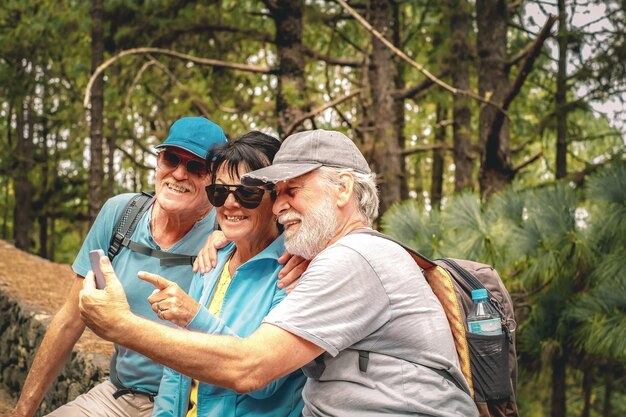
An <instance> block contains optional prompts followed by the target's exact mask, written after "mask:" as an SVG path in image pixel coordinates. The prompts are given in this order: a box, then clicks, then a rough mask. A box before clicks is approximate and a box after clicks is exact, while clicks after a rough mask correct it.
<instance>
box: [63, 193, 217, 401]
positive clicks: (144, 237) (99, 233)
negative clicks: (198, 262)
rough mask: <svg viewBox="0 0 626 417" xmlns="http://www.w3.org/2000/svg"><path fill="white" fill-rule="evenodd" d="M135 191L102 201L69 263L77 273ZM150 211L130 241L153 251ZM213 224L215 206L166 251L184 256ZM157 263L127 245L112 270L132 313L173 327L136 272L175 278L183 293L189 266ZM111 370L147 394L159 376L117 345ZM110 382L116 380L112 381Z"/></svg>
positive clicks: (102, 245)
mask: <svg viewBox="0 0 626 417" xmlns="http://www.w3.org/2000/svg"><path fill="white" fill-rule="evenodd" d="M134 195H135V194H121V195H118V196H115V197H113V198H111V199H109V200H108V201H107V202H106V203H105V204H104V206H103V207H102V210H101V211H100V213H99V214H98V217H97V218H96V221H95V222H94V224H93V226H92V227H91V230H89V233H88V234H87V237H86V238H85V241H84V242H83V245H82V247H81V249H80V251H79V252H78V255H77V256H76V259H75V260H74V263H73V264H72V269H73V270H74V272H76V273H77V274H78V275H81V276H83V277H84V276H85V275H87V273H88V272H89V271H90V270H91V264H90V263H89V251H91V250H94V249H102V250H104V252H105V253H107V251H108V248H109V244H110V241H111V236H112V234H113V228H114V227H115V224H116V223H117V219H118V218H119V216H120V214H121V213H122V212H123V211H124V208H125V207H126V204H127V203H128V201H130V199H131V198H132V197H133V196H134ZM151 213H152V207H150V209H149V210H147V211H146V212H145V213H144V215H143V216H142V217H141V219H140V220H139V223H138V224H137V227H136V229H135V231H134V232H133V234H132V236H131V240H132V241H134V242H136V243H139V244H142V245H145V246H148V247H150V248H153V249H161V248H160V247H159V245H158V244H157V243H156V242H155V241H154V239H153V237H152V233H151V232H150V216H151ZM214 223H215V209H213V210H211V211H210V212H209V214H208V215H206V216H205V217H204V218H203V219H202V220H199V221H198V222H196V224H195V225H194V226H193V228H192V229H191V230H190V231H189V232H188V233H187V234H186V235H185V236H184V237H183V238H182V239H180V240H179V241H178V242H176V243H175V244H174V245H173V246H172V247H170V248H169V249H168V250H167V252H172V253H178V254H184V255H195V254H197V253H198V251H199V250H200V248H201V247H202V245H203V244H204V242H206V239H207V238H208V236H209V234H210V233H211V232H212V231H213V226H214ZM159 262H160V261H159V259H157V258H154V257H152V256H146V255H142V254H140V253H137V252H133V251H131V250H130V249H128V248H122V249H121V250H120V251H119V253H118V254H117V256H116V257H115V258H114V259H113V269H115V272H116V274H117V276H118V277H119V279H120V281H121V283H122V285H123V286H124V291H126V298H127V299H128V303H129V305H130V308H131V310H132V311H133V313H135V314H136V315H138V316H141V317H145V318H147V319H149V320H152V321H157V322H161V323H163V324H166V325H169V326H173V325H172V323H170V322H168V321H163V320H160V319H159V318H158V317H157V315H156V314H155V313H154V312H153V311H152V308H151V306H150V303H149V302H148V301H147V298H148V297H149V296H150V295H151V294H152V292H153V290H154V289H155V287H154V286H153V285H151V284H149V283H147V282H145V281H142V280H141V279H139V278H138V277H137V272H139V271H148V272H152V273H155V274H159V275H161V276H163V277H165V278H167V279H169V280H171V281H174V282H176V283H177V284H178V285H179V286H180V287H181V288H182V289H183V290H185V291H188V290H189V286H190V284H191V280H192V278H193V271H192V269H191V264H189V265H175V266H161V265H160V263H159ZM110 370H111V379H112V381H113V379H114V378H117V379H118V380H119V382H121V383H122V384H123V385H124V386H125V387H128V388H134V389H137V390H141V391H148V392H152V393H156V392H157V391H158V389H159V383H160V381H161V376H162V374H163V367H162V366H161V365H159V364H157V363H155V362H153V361H152V360H150V359H148V358H147V357H145V356H143V355H141V354H139V353H137V352H135V351H133V350H130V349H127V348H125V347H123V346H119V345H115V355H114V356H113V359H112V360H111V367H110ZM113 382H114V383H115V381H113Z"/></svg>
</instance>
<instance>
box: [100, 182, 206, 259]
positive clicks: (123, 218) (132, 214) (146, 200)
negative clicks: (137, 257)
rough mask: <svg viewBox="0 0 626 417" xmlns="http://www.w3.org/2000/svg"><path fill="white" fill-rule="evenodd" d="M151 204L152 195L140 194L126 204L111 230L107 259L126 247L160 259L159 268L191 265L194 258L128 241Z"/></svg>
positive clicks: (152, 200)
mask: <svg viewBox="0 0 626 417" xmlns="http://www.w3.org/2000/svg"><path fill="white" fill-rule="evenodd" d="M153 202H154V193H146V192H142V193H141V194H137V195H135V196H134V197H133V198H131V199H130V201H129V202H128V203H127V204H126V207H125V208H124V211H123V212H122V214H121V215H120V217H119V219H118V220H117V223H116V224H115V228H114V229H113V236H112V237H111V244H110V245H109V253H108V255H109V259H110V260H113V258H114V257H115V256H116V255H117V254H118V253H119V251H120V250H121V249H122V247H126V248H128V249H130V250H132V251H133V252H137V253H141V254H143V255H146V256H152V257H153V258H158V259H160V265H161V266H173V265H193V263H194V262H195V260H196V256H192V255H181V254H178V253H171V252H165V251H162V250H160V249H153V248H150V247H148V246H145V245H142V244H139V243H136V242H133V241H132V240H130V237H131V236H132V235H133V232H134V231H135V228H136V227H137V224H138V223H139V220H140V219H141V216H143V214H144V213H145V212H146V211H147V210H148V209H149V208H150V206H151V205H152V203H153Z"/></svg>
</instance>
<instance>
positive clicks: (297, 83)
mask: <svg viewBox="0 0 626 417" xmlns="http://www.w3.org/2000/svg"><path fill="white" fill-rule="evenodd" d="M265 4H266V5H267V6H268V8H269V9H270V12H271V15H272V18H273V19H274V23H275V25H276V51H277V54H278V86H277V89H276V116H277V118H278V134H279V135H280V136H281V137H282V136H283V135H284V134H285V133H286V132H287V131H288V129H289V127H290V126H291V124H292V123H293V122H294V121H296V120H297V119H298V118H299V117H300V116H301V115H302V114H304V112H305V110H306V107H307V105H306V97H307V94H306V80H305V77H304V63H305V55H304V47H303V45H302V16H303V12H304V1H302V0H277V1H275V2H270V1H266V2H265ZM301 126H302V125H301ZM301 126H300V127H299V128H297V129H296V131H297V130H302V127H301Z"/></svg>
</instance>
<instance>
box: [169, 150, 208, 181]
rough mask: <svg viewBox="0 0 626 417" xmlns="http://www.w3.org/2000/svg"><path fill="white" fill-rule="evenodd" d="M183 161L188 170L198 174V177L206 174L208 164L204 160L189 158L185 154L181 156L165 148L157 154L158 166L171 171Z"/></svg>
mask: <svg viewBox="0 0 626 417" xmlns="http://www.w3.org/2000/svg"><path fill="white" fill-rule="evenodd" d="M181 162H183V163H184V164H185V168H186V169H187V172H188V173H190V174H194V175H197V176H198V177H204V176H205V175H206V164H205V163H204V161H198V160H197V159H189V158H185V157H184V156H180V155H178V154H176V153H174V152H171V151H168V150H164V151H161V152H159V153H158V154H157V166H158V167H159V168H161V169H164V170H167V171H171V170H174V169H176V168H178V165H180V164H181Z"/></svg>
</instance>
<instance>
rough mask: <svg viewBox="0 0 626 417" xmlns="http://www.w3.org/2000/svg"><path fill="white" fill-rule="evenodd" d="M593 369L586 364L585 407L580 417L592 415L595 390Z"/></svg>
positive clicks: (584, 378) (584, 381)
mask: <svg viewBox="0 0 626 417" xmlns="http://www.w3.org/2000/svg"><path fill="white" fill-rule="evenodd" d="M593 369H594V368H593V367H592V366H591V364H589V363H585V367H584V369H583V387H582V388H583V400H584V406H583V411H582V412H581V414H580V417H589V416H590V413H591V389H592V388H593Z"/></svg>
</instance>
